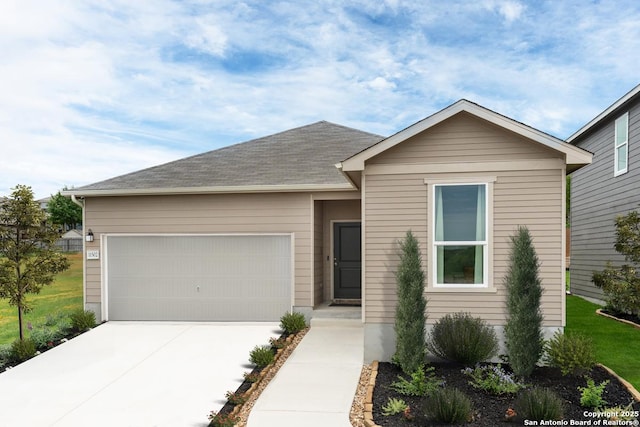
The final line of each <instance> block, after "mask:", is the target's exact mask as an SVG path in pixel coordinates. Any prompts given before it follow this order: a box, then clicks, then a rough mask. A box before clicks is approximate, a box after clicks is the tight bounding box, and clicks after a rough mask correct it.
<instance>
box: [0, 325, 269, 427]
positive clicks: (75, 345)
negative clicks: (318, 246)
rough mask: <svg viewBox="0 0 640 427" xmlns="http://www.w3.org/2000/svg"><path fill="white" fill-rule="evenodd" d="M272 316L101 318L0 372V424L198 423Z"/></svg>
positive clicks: (236, 380)
mask: <svg viewBox="0 0 640 427" xmlns="http://www.w3.org/2000/svg"><path fill="white" fill-rule="evenodd" d="M279 333H280V331H279V328H278V324H277V323H164V322H163V323H160V322H157V323H156V322H108V323H105V324H103V325H101V326H99V327H97V328H95V329H93V330H92V331H90V332H87V333H85V334H83V335H81V336H79V337H77V338H75V339H73V340H71V341H69V342H67V343H65V344H63V345H60V346H58V347H56V348H54V349H52V350H49V351H47V352H46V353H44V354H42V355H40V356H38V357H36V358H34V359H31V360H29V361H27V362H25V363H23V364H21V365H19V366H17V367H15V368H13V369H11V370H9V371H7V372H5V373H2V374H0V426H89V425H90V426H109V427H112V426H122V427H125V426H131V427H151V426H169V427H178V426H181V427H182V426H184V427H200V426H206V425H207V424H208V421H207V415H208V414H209V412H210V411H211V410H219V409H220V408H221V407H222V405H223V404H224V402H225V401H226V399H224V395H225V392H226V391H228V390H234V391H235V389H236V388H237V387H238V386H239V385H240V384H241V383H242V373H243V372H245V371H248V370H250V369H251V366H250V364H249V362H248V358H249V352H250V351H251V349H253V347H254V346H256V345H258V344H267V343H268V342H269V338H270V337H275V336H278V335H279Z"/></svg>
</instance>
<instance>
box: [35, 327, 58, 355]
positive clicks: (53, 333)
mask: <svg viewBox="0 0 640 427" xmlns="http://www.w3.org/2000/svg"><path fill="white" fill-rule="evenodd" d="M59 335H60V334H59V331H58V330H57V329H54V328H46V327H42V328H36V329H34V330H32V331H31V333H30V334H29V338H30V339H31V340H32V341H33V343H34V344H35V346H36V348H37V349H38V350H46V349H48V348H51V347H52V346H53V344H54V343H55V342H56V341H57V340H59V339H60V338H63V337H60V338H58V337H59Z"/></svg>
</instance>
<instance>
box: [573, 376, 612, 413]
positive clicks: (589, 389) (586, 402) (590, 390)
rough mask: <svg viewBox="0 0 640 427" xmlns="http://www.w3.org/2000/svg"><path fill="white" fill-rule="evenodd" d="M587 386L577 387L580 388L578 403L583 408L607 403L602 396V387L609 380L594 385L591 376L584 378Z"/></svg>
mask: <svg viewBox="0 0 640 427" xmlns="http://www.w3.org/2000/svg"><path fill="white" fill-rule="evenodd" d="M586 380H587V386H586V387H578V390H580V393H581V394H580V405H582V406H584V407H585V408H594V409H597V408H602V407H603V406H604V405H606V404H607V401H606V400H604V399H603V398H602V394H603V393H604V388H605V387H606V386H607V384H609V380H606V381H603V382H601V383H600V384H599V385H596V383H595V381H594V380H593V378H589V377H587V378H586Z"/></svg>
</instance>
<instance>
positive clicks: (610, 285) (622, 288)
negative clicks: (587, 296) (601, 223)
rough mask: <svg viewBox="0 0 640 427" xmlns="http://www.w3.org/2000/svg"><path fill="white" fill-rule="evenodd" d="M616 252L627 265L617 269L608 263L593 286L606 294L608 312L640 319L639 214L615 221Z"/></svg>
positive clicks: (629, 214) (621, 217) (633, 213)
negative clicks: (622, 256) (631, 315)
mask: <svg viewBox="0 0 640 427" xmlns="http://www.w3.org/2000/svg"><path fill="white" fill-rule="evenodd" d="M615 248H616V251H617V252H619V253H621V254H622V255H624V258H625V260H626V262H627V263H625V264H623V265H621V266H620V267H618V268H616V267H614V266H613V264H612V263H611V262H607V266H606V268H605V269H604V271H601V272H594V273H593V283H594V284H595V285H596V286H597V287H599V288H601V289H602V290H603V291H604V295H605V298H606V300H607V308H608V309H610V310H612V311H613V312H616V313H628V314H635V315H640V273H639V272H638V267H637V266H638V265H640V214H639V213H638V212H636V211H632V212H629V213H628V214H627V215H624V216H618V217H617V218H616V243H615Z"/></svg>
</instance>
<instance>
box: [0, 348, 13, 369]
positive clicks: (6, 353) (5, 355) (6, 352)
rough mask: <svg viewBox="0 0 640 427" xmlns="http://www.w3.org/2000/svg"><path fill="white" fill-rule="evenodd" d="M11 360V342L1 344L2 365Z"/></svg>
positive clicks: (0, 362)
mask: <svg viewBox="0 0 640 427" xmlns="http://www.w3.org/2000/svg"><path fill="white" fill-rule="evenodd" d="M10 362H11V344H1V345H0V367H2V366H4V365H7V364H9V363H10Z"/></svg>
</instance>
